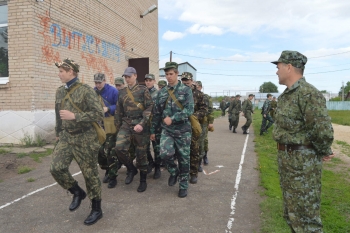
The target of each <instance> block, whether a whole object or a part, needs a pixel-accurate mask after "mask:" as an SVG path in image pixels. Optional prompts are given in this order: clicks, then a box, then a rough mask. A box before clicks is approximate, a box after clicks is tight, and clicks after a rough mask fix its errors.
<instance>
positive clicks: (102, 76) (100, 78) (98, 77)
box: [94, 73, 106, 83]
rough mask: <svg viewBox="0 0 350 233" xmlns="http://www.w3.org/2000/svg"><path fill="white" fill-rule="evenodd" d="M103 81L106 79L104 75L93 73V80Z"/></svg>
mask: <svg viewBox="0 0 350 233" xmlns="http://www.w3.org/2000/svg"><path fill="white" fill-rule="evenodd" d="M103 81H106V76H105V74H103V73H96V74H95V75H94V82H98V83H102V82H103Z"/></svg>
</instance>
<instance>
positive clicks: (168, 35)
mask: <svg viewBox="0 0 350 233" xmlns="http://www.w3.org/2000/svg"><path fill="white" fill-rule="evenodd" d="M185 35H186V34H185V33H182V32H173V31H169V30H168V31H166V32H165V33H164V34H163V37H162V38H163V39H164V40H170V41H171V40H177V39H181V38H183V37H184V36H185Z"/></svg>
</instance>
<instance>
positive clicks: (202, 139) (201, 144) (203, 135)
mask: <svg viewBox="0 0 350 233" xmlns="http://www.w3.org/2000/svg"><path fill="white" fill-rule="evenodd" d="M201 126H202V133H201V136H200V137H199V140H198V144H199V160H201V159H202V158H203V156H204V154H205V152H206V151H208V150H205V139H207V138H208V124H202V125H201ZM207 143H208V142H207ZM207 148H208V144H207Z"/></svg>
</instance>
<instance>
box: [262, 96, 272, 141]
mask: <svg viewBox="0 0 350 233" xmlns="http://www.w3.org/2000/svg"><path fill="white" fill-rule="evenodd" d="M271 99H272V95H271V94H267V99H266V100H265V102H264V105H263V107H262V110H261V115H262V123H261V128H260V135H263V134H264V133H267V130H268V129H269V128H270V127H271V125H272V124H273V119H272V117H271V116H270V110H271ZM267 121H268V122H269V124H268V125H267V126H266V123H267Z"/></svg>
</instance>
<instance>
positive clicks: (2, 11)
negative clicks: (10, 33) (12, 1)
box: [0, 3, 9, 78]
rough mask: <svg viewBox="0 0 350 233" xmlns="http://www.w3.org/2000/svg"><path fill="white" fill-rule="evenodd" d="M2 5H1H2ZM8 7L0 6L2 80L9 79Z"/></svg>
mask: <svg viewBox="0 0 350 233" xmlns="http://www.w3.org/2000/svg"><path fill="white" fill-rule="evenodd" d="M0 4H1V3H0ZM7 13H8V9H7V5H0V78H1V77H8V76H9V70H8V64H9V59H8V44H7V39H8V37H7V26H8V24H7Z"/></svg>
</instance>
